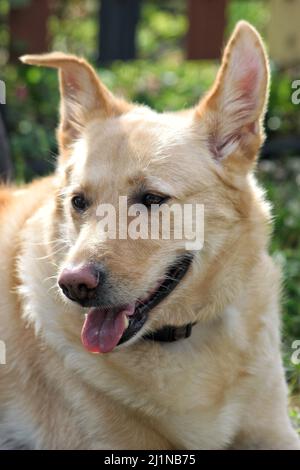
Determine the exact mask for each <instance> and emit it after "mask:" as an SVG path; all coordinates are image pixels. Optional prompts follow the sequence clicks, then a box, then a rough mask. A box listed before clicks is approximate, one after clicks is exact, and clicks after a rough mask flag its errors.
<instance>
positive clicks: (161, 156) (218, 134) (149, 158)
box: [22, 22, 269, 352]
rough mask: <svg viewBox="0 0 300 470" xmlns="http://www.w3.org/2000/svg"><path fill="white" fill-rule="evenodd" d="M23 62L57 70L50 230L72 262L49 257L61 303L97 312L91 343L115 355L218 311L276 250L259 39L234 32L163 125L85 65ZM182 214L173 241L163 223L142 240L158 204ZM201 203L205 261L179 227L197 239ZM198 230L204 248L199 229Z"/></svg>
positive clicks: (89, 331) (246, 28)
mask: <svg viewBox="0 0 300 470" xmlns="http://www.w3.org/2000/svg"><path fill="white" fill-rule="evenodd" d="M22 60H23V61H24V62H26V63H30V64H37V65H44V66H50V67H56V68H58V69H59V74H60V90H61V123H60V127H59V130H58V140H59V145H60V159H59V163H58V170H57V174H58V179H59V181H60V183H59V185H60V187H59V191H58V195H57V202H56V204H57V205H56V213H55V218H54V220H55V231H56V237H58V238H60V239H61V240H62V243H64V244H65V251H64V257H63V258H62V257H61V255H59V254H53V256H56V258H57V259H56V261H57V262H58V263H59V266H60V269H59V273H58V284H59V287H60V289H61V293H62V296H63V295H64V296H66V297H67V298H68V302H70V303H72V302H77V303H79V304H80V305H81V306H82V307H83V308H87V309H88V310H87V318H86V321H85V325H84V328H83V332H82V339H83V343H84V345H85V346H86V347H87V348H88V349H89V350H91V351H93V352H108V351H111V350H113V349H114V348H115V347H116V346H117V345H118V344H121V343H125V344H131V343H132V342H134V341H136V340H138V338H140V337H141V336H142V335H144V334H145V332H149V331H152V330H154V329H156V328H159V327H162V326H164V325H167V324H169V325H182V324H186V323H189V322H193V321H197V320H199V319H200V318H201V315H202V318H203V316H205V315H206V316H207V315H209V316H210V317H213V316H214V315H216V314H218V313H220V312H221V311H222V309H223V308H224V307H225V306H226V304H228V302H230V301H232V299H233V298H234V296H235V295H237V292H238V291H239V289H240V288H241V285H242V283H243V282H246V279H247V272H248V270H249V267H250V266H251V263H253V261H254V259H255V256H256V253H257V252H258V251H259V250H260V249H261V248H262V246H263V245H264V244H265V243H266V220H267V210H266V207H265V206H264V204H263V202H262V198H261V195H260V193H259V191H258V190H257V188H256V185H255V182H254V179H253V176H252V170H253V167H254V165H255V160H256V155H257V152H258V150H259V147H260V145H261V143H262V139H263V131H262V120H263V116H264V111H265V107H266V97H267V93H268V82H269V73H268V63H267V59H266V54H265V51H264V47H263V45H262V42H261V40H260V37H259V35H258V34H257V32H256V31H255V30H254V29H253V28H252V27H251V26H250V25H249V24H247V23H245V22H241V23H239V24H238V26H237V27H236V29H235V31H234V33H233V35H232V37H231V39H230V41H229V43H228V45H227V47H226V49H225V52H224V56H223V61H222V65H221V68H220V71H219V73H218V76H217V79H216V81H215V84H214V86H213V87H212V89H211V90H210V92H209V93H208V94H207V95H206V96H205V97H204V99H202V100H201V101H200V103H199V104H198V105H197V106H196V107H195V108H194V109H191V110H187V111H184V112H181V113H165V114H158V113H156V112H154V111H152V110H150V109H149V108H147V107H144V106H138V105H135V104H131V103H127V102H125V101H123V100H120V99H118V98H116V97H115V96H113V95H112V94H111V93H110V92H109V91H108V90H107V88H106V87H105V86H104V85H103V84H102V83H101V82H100V80H99V79H98V77H97V76H96V74H95V72H94V70H93V69H92V67H91V66H90V65H89V64H87V63H86V62H85V61H84V60H82V59H79V58H77V57H75V56H70V55H65V54H61V53H52V54H45V55H38V56H24V57H23V58H22ZM174 93H176V90H174ZM120 197H121V199H120ZM133 204H138V206H135V209H134V211H133V210H132V205H133ZM173 204H176V207H177V209H182V211H181V216H182V218H181V219H180V220H181V222H182V223H181V224H180V223H178V219H176V217H175V212H172V211H171V215H170V214H169V217H170V218H169V223H167V226H168V229H169V235H170V236H169V237H168V236H166V234H165V233H164V235H163V236H162V226H161V224H160V225H159V229H158V235H159V236H158V237H157V236H151V235H153V234H151V230H150V231H149V230H148V232H147V233H144V232H145V228H148V229H149V227H150V225H151V224H150V222H151V214H152V213H155V211H156V213H158V212H159V210H160V206H164V208H165V209H166V214H167V213H168V208H170V206H172V205H173ZM188 204H189V205H191V206H192V212H189V213H188V216H186V217H185V214H184V210H183V209H184V208H185V207H186V205H188ZM197 204H198V205H203V207H204V214H205V215H204V245H203V248H202V249H201V250H199V246H197V244H196V245H193V244H192V243H187V239H186V237H185V235H183V236H182V237H177V238H176V237H175V236H174V233H175V231H176V229H177V228H178V226H180V225H181V226H182V225H184V224H185V225H188V226H189V228H190V229H191V225H193V223H192V222H195V220H194V219H195V214H196V215H197V214H198V216H199V214H200V213H201V211H200V212H199V213H198V212H197V208H196V205H197ZM151 206H152V207H151ZM124 207H125V208H124ZM130 207H131V209H130ZM199 207H200V206H199ZM128 208H129V210H128ZM137 210H138V211H139V212H137ZM162 212H163V211H162ZM166 214H165V216H166V217H168V215H166ZM126 215H127V217H126ZM177 215H178V216H179V215H180V210H179V212H178V213H177ZM105 217H106V219H105ZM163 217H164V216H163ZM163 217H162V218H163ZM162 218H161V219H160V221H162ZM104 219H105V220H106V222H107V223H106V224H105V225H104V223H103V221H104ZM108 219H109V220H108ZM175 219H176V220H175ZM193 226H194V227H195V230H196V231H197V234H196V237H197V235H199V230H202V228H203V227H202V220H201V224H200V225H199V226H198V225H197V221H196V225H193ZM139 231H140V234H139ZM183 232H184V230H183ZM184 234H185V232H184ZM156 235H157V233H156ZM201 247H202V246H201ZM60 254H61V252H60Z"/></svg>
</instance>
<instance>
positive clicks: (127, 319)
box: [124, 315, 129, 330]
mask: <svg viewBox="0 0 300 470" xmlns="http://www.w3.org/2000/svg"><path fill="white" fill-rule="evenodd" d="M124 323H125V330H126V329H127V328H128V325H129V318H128V317H127V316H126V315H125V319H124Z"/></svg>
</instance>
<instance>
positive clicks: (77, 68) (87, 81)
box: [20, 52, 126, 157]
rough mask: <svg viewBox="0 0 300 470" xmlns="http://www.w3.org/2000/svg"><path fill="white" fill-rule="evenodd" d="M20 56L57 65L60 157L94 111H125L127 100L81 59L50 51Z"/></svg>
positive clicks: (106, 113)
mask: <svg viewBox="0 0 300 470" xmlns="http://www.w3.org/2000/svg"><path fill="white" fill-rule="evenodd" d="M20 60H21V61H22V62H24V63H25V64H32V65H41V66H45V67H53V68H57V69H59V81H60V94H61V104H60V125H59V128H58V142H59V146H60V152H61V154H62V157H64V156H66V155H67V154H68V153H69V151H70V144H72V142H73V141H74V140H75V139H77V138H78V137H79V136H80V133H81V131H82V129H83V128H84V126H85V124H86V123H87V122H88V120H89V119H90V118H91V117H92V116H93V115H94V114H95V112H97V114H99V115H102V116H103V117H109V116H113V115H119V114H122V112H124V111H125V108H126V104H125V103H124V102H122V101H121V100H118V99H117V98H115V97H114V96H113V95H112V94H111V93H110V92H109V90H108V89H107V88H106V87H105V86H104V85H103V83H101V81H100V80H99V78H98V77H97V75H96V73H95V71H94V69H93V68H92V67H91V65H90V64H88V63H87V62H86V61H85V60H84V59H81V58H79V57H76V56H73V55H68V54H64V53H61V52H52V53H49V54H38V55H24V56H22V57H20Z"/></svg>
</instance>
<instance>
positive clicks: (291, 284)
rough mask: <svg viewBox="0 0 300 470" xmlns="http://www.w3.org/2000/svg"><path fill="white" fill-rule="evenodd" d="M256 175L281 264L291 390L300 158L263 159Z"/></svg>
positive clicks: (299, 252) (296, 370)
mask: <svg viewBox="0 0 300 470" xmlns="http://www.w3.org/2000/svg"><path fill="white" fill-rule="evenodd" d="M259 169H260V171H259V172H258V176H259V178H260V180H261V181H262V183H263V185H264V187H265V188H266V191H267V196H268V199H269V200H270V201H271V202H272V204H273V215H274V222H273V223H274V232H273V238H272V244H271V253H272V254H273V257H274V259H275V261H276V262H277V263H278V264H279V265H280V266H281V269H282V272H283V275H284V285H283V299H282V300H283V302H282V309H283V310H282V313H283V351H284V360H285V366H286V370H287V374H288V378H289V382H290V386H291V390H292V391H293V392H296V391H299V389H300V365H295V364H293V363H292V362H291V356H292V353H293V352H294V350H293V349H292V343H293V341H295V340H296V339H299V340H300V237H299V233H300V210H299V208H300V158H282V159H280V160H278V161H276V162H272V161H262V162H261V164H260V168H259Z"/></svg>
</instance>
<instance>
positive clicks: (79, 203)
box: [71, 194, 88, 212]
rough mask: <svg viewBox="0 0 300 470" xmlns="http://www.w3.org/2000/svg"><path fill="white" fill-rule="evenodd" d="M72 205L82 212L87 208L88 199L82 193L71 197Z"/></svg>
mask: <svg viewBox="0 0 300 470" xmlns="http://www.w3.org/2000/svg"><path fill="white" fill-rule="evenodd" d="M71 202H72V206H73V207H74V209H75V210H77V211H80V212H83V211H85V210H86V209H87V208H88V201H87V200H86V199H85V197H84V196H83V195H82V194H78V195H77V196H73V197H72V201H71Z"/></svg>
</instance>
